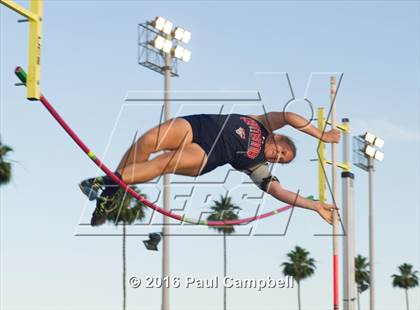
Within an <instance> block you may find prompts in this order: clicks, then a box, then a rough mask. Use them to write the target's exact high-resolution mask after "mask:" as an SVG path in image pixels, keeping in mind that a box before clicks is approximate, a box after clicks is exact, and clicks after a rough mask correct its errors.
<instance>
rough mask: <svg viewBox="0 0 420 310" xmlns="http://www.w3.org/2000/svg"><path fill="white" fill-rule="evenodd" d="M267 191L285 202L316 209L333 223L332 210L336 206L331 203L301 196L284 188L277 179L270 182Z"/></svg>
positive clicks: (326, 219)
mask: <svg viewBox="0 0 420 310" xmlns="http://www.w3.org/2000/svg"><path fill="white" fill-rule="evenodd" d="M267 193H269V194H270V195H271V196H273V197H274V198H276V199H278V200H280V201H283V202H284V203H287V204H290V205H293V206H296V207H300V208H304V209H309V210H313V211H316V212H318V214H319V215H320V216H321V217H322V218H323V219H324V220H325V221H327V222H328V223H329V224H332V211H333V210H334V207H333V206H332V205H330V204H326V203H322V202H319V201H313V200H310V199H306V198H304V197H302V196H299V195H298V194H296V193H293V192H291V191H288V190H286V189H284V188H283V187H282V186H281V185H280V183H279V182H277V181H272V182H270V184H269V185H268V187H267Z"/></svg>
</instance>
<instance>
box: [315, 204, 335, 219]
mask: <svg viewBox="0 0 420 310" xmlns="http://www.w3.org/2000/svg"><path fill="white" fill-rule="evenodd" d="M335 209H336V208H335V207H334V206H333V205H330V204H328V203H323V202H319V201H317V202H316V205H315V210H316V212H318V214H319V215H320V216H321V217H322V218H323V219H324V220H325V221H327V222H328V224H332V222H333V211H334V210H335Z"/></svg>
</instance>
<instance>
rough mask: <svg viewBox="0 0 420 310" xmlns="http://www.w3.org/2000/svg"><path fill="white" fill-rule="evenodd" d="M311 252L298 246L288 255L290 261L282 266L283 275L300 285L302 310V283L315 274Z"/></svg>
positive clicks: (299, 304) (299, 305) (299, 303)
mask: <svg viewBox="0 0 420 310" xmlns="http://www.w3.org/2000/svg"><path fill="white" fill-rule="evenodd" d="M309 254H310V253H309V252H308V251H306V250H305V249H304V248H301V247H300V246H296V247H295V249H294V250H292V251H290V252H289V253H287V257H288V258H289V261H287V262H284V263H283V264H281V266H283V274H284V275H285V276H291V277H293V279H294V280H296V282H297V285H298V308H299V310H300V309H301V302H300V282H301V281H302V280H304V279H306V278H309V277H310V276H312V275H313V274H314V273H315V269H316V266H315V260H314V259H313V258H311V257H309Z"/></svg>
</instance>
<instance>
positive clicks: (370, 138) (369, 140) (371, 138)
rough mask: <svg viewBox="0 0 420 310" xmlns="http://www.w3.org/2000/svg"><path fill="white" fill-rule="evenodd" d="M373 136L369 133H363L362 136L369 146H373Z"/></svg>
mask: <svg viewBox="0 0 420 310" xmlns="http://www.w3.org/2000/svg"><path fill="white" fill-rule="evenodd" d="M375 138H376V137H375V136H374V135H373V134H371V133H370V132H367V133H365V135H364V139H365V140H366V141H367V142H369V143H370V144H373V142H375Z"/></svg>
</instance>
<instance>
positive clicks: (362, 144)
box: [354, 132, 384, 310]
mask: <svg viewBox="0 0 420 310" xmlns="http://www.w3.org/2000/svg"><path fill="white" fill-rule="evenodd" d="M355 140H356V147H355V150H354V152H355V154H357V155H360V154H361V155H362V156H363V157H364V158H365V159H364V160H365V161H364V160H363V159H362V160H360V158H361V157H360V156H358V160H357V163H355V165H356V166H358V167H359V168H361V169H363V170H365V171H367V172H368V179H369V180H368V191H369V198H368V199H369V262H370V264H369V266H370V268H369V269H370V279H369V280H370V281H369V282H370V290H369V299H370V301H369V304H370V308H369V309H370V310H375V309H376V308H375V290H376V285H375V280H376V270H375V222H374V209H373V172H374V171H375V167H374V161H375V160H378V161H382V160H383V159H384V154H383V153H382V152H380V151H378V150H377V148H382V147H383V145H384V140H382V139H381V138H379V137H376V136H374V135H373V134H371V133H369V132H367V133H365V134H364V135H361V136H358V137H355ZM366 161H367V163H366Z"/></svg>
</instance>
